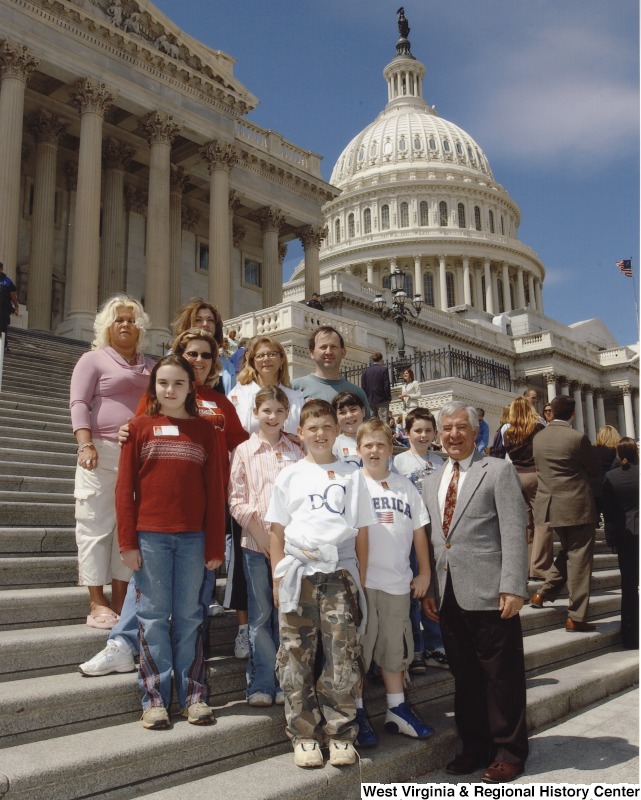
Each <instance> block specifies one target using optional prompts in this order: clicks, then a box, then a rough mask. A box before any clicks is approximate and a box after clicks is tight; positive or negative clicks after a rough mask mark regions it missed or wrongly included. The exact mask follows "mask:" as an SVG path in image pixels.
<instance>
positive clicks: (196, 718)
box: [180, 701, 216, 725]
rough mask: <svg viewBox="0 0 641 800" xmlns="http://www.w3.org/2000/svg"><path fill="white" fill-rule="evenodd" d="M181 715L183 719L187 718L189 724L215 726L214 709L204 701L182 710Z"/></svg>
mask: <svg viewBox="0 0 641 800" xmlns="http://www.w3.org/2000/svg"><path fill="white" fill-rule="evenodd" d="M180 713H181V715H182V716H183V717H187V722H190V723H191V724H192V725H213V724H214V723H215V722H216V717H215V716H214V709H213V708H211V707H210V706H208V705H207V703H204V702H202V701H199V702H198V703H192V704H191V705H190V706H188V707H187V708H181V709H180Z"/></svg>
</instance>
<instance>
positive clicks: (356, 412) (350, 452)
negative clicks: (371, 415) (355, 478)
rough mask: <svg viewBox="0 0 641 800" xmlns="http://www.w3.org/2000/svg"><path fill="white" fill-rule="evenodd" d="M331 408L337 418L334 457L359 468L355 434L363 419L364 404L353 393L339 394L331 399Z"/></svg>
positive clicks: (360, 398)
mask: <svg viewBox="0 0 641 800" xmlns="http://www.w3.org/2000/svg"><path fill="white" fill-rule="evenodd" d="M332 408H333V409H334V411H335V412H336V416H337V417H338V427H339V428H340V431H341V432H340V434H339V435H338V436H337V437H336V443H335V444H334V449H333V452H334V455H335V456H336V458H337V459H338V460H339V461H347V462H348V463H349V464H354V466H356V467H360V465H361V459H360V456H359V455H358V453H357V452H356V432H357V431H358V428H359V426H360V425H361V424H362V422H363V420H364V419H365V403H363V398H362V397H359V396H358V395H357V394H356V393H355V392H339V393H338V394H337V395H336V397H334V398H333V399H332Z"/></svg>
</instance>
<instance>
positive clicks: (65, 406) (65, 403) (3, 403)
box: [0, 379, 69, 415]
mask: <svg viewBox="0 0 641 800" xmlns="http://www.w3.org/2000/svg"><path fill="white" fill-rule="evenodd" d="M2 386H3V388H2V392H0V408H15V409H16V410H18V411H29V412H31V413H32V414H37V413H38V411H39V410H41V409H42V410H43V412H44V413H46V414H52V413H54V414H55V413H56V412H58V413H61V414H63V413H66V414H67V415H69V393H67V397H66V398H64V397H55V396H53V395H51V396H50V397H46V398H40V397H38V398H37V400H36V401H35V402H32V401H31V393H29V392H27V393H25V392H10V391H8V390H7V389H5V388H4V379H3V382H2Z"/></svg>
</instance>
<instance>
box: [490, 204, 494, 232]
mask: <svg viewBox="0 0 641 800" xmlns="http://www.w3.org/2000/svg"><path fill="white" fill-rule="evenodd" d="M489 217H490V233H494V212H493V211H492V210H491V209H490V211H489Z"/></svg>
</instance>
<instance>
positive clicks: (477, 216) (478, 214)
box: [474, 206, 481, 231]
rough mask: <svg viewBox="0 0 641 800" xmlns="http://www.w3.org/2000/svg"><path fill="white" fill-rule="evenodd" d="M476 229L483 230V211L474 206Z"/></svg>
mask: <svg viewBox="0 0 641 800" xmlns="http://www.w3.org/2000/svg"><path fill="white" fill-rule="evenodd" d="M474 227H475V228H476V230H477V231H480V230H481V209H480V208H479V207H478V206H474Z"/></svg>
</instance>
